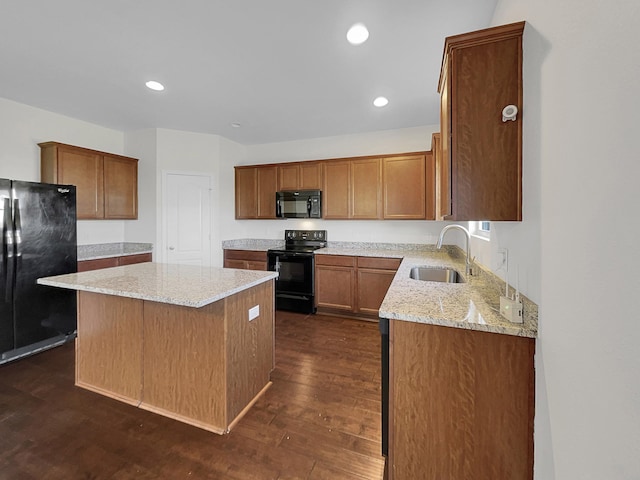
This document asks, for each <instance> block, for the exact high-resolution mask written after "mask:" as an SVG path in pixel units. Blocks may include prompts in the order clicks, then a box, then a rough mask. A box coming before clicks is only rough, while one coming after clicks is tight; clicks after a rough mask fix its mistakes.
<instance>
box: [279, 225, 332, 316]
mask: <svg viewBox="0 0 640 480" xmlns="http://www.w3.org/2000/svg"><path fill="white" fill-rule="evenodd" d="M284 238H285V246H284V248H281V249H271V250H268V251H267V259H268V265H269V267H268V268H269V270H271V271H274V272H278V278H277V279H276V309H278V310H290V311H294V312H302V313H315V311H316V307H315V297H314V294H315V279H314V275H315V274H314V271H315V261H314V256H313V252H314V250H317V249H319V248H323V247H326V246H327V231H326V230H285V232H284Z"/></svg>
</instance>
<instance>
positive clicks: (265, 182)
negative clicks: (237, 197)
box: [256, 167, 278, 218]
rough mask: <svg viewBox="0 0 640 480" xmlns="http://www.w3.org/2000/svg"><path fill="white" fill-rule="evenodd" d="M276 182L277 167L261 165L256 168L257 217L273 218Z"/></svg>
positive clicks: (274, 213) (274, 214)
mask: <svg viewBox="0 0 640 480" xmlns="http://www.w3.org/2000/svg"><path fill="white" fill-rule="evenodd" d="M277 183H278V168H277V167H261V168H258V169H257V188H258V191H257V193H256V197H257V199H258V208H257V218H275V216H276V188H277Z"/></svg>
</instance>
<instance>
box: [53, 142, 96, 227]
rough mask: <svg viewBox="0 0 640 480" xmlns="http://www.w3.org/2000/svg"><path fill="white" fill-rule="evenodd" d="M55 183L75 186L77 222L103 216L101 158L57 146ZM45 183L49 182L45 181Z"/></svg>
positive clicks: (74, 149)
mask: <svg viewBox="0 0 640 480" xmlns="http://www.w3.org/2000/svg"><path fill="white" fill-rule="evenodd" d="M57 154H58V155H57V178H56V179H55V182H56V183H61V184H64V185H75V186H76V214H77V218H78V220H86V219H99V218H103V217H104V190H103V188H104V186H103V159H102V155H100V154H98V153H95V152H92V151H86V150H82V149H80V148H78V149H76V148H73V147H66V146H58V147H57ZM43 181H48V179H47V180H44V179H43Z"/></svg>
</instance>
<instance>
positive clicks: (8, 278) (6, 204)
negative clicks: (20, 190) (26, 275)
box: [2, 197, 13, 303]
mask: <svg viewBox="0 0 640 480" xmlns="http://www.w3.org/2000/svg"><path fill="white" fill-rule="evenodd" d="M2 204H3V205H2V207H3V215H2V267H3V268H2V279H3V281H4V285H5V288H4V291H5V299H4V300H5V302H7V303H8V302H11V298H12V295H13V293H12V285H13V219H12V218H11V199H10V198H9V197H4V198H3V202H2Z"/></svg>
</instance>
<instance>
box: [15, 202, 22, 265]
mask: <svg viewBox="0 0 640 480" xmlns="http://www.w3.org/2000/svg"><path fill="white" fill-rule="evenodd" d="M13 228H14V238H15V249H16V257H22V226H21V222H20V200H18V199H17V198H15V199H14V200H13Z"/></svg>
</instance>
